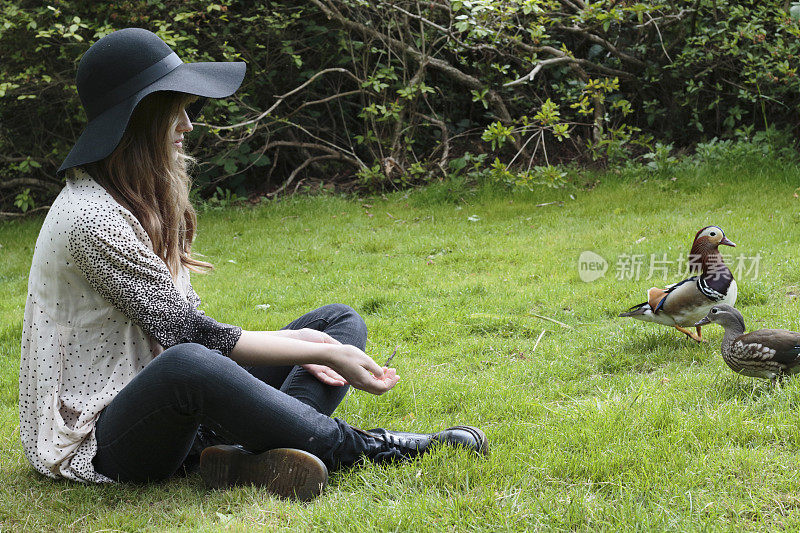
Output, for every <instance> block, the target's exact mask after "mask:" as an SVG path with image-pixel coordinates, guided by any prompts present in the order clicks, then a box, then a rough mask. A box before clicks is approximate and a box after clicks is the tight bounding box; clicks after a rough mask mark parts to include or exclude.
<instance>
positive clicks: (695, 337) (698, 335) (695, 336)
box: [675, 326, 708, 342]
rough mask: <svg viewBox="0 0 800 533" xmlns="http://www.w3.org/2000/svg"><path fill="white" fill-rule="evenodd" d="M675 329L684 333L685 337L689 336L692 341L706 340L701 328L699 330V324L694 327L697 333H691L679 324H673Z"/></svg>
mask: <svg viewBox="0 0 800 533" xmlns="http://www.w3.org/2000/svg"><path fill="white" fill-rule="evenodd" d="M675 329H677V330H678V331H680V332H681V333H683V334H684V335H686V336H687V337H689V338H690V339H692V340H694V341H697V342H708V341H707V340H705V339H704V338H703V336H702V333H701V330H700V326H697V327H696V328H695V329H697V333H692V332H691V331H689V330H688V329H686V328H682V327H681V326H675Z"/></svg>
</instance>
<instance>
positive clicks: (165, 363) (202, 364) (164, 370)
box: [148, 342, 235, 381]
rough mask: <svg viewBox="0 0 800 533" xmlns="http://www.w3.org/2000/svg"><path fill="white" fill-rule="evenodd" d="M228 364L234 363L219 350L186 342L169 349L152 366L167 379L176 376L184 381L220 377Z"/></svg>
mask: <svg viewBox="0 0 800 533" xmlns="http://www.w3.org/2000/svg"><path fill="white" fill-rule="evenodd" d="M228 363H232V361H231V360H230V359H228V358H227V357H225V356H224V355H222V354H221V353H220V352H219V351H218V350H211V349H210V348H206V347H205V346H203V345H202V344H196V343H193V342H186V343H181V344H176V345H175V346H171V347H170V348H167V349H166V350H164V351H163V352H161V354H159V355H158V356H157V357H156V358H155V359H154V360H153V361H152V362H151V363H150V365H153V366H155V367H156V368H154V369H153V370H159V371H160V373H161V374H162V375H163V376H165V377H169V376H174V377H176V378H177V379H179V380H181V381H184V380H187V379H192V378H199V379H204V378H206V377H208V376H214V375H218V374H219V371H220V368H221V367H222V366H224V365H226V364H228ZM233 364H235V363H233ZM150 365H148V366H150Z"/></svg>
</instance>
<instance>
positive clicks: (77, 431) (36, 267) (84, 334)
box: [19, 169, 242, 483]
mask: <svg viewBox="0 0 800 533" xmlns="http://www.w3.org/2000/svg"><path fill="white" fill-rule="evenodd" d="M199 304H200V299H199V298H198V296H197V294H196V293H195V292H194V290H193V289H192V286H191V284H190V282H189V274H188V272H187V271H186V270H185V269H183V270H182V271H181V272H180V274H179V276H178V277H177V279H175V280H173V279H172V276H171V275H170V272H169V270H168V268H167V266H166V264H165V263H164V262H163V261H162V260H161V259H160V258H159V257H158V256H157V255H155V253H153V247H152V244H151V242H150V238H149V237H148V235H147V233H146V232H145V231H144V229H143V228H142V226H141V224H139V221H138V220H137V219H136V217H134V216H133V215H132V214H131V213H130V211H128V210H127V209H125V208H124V207H122V206H121V205H120V204H118V203H117V202H116V201H115V200H114V199H113V198H112V197H111V195H110V194H108V192H106V190H105V189H103V187H101V186H100V185H99V184H98V183H97V182H96V181H94V180H93V179H92V178H91V177H90V176H89V175H88V174H87V173H86V172H84V171H83V170H81V169H78V170H75V171H73V172H72V173H71V175H70V176H69V177H68V179H67V184H66V186H65V187H64V189H63V190H62V191H61V193H60V194H59V195H58V198H56V200H55V202H54V203H53V205H52V207H51V208H50V212H49V213H48V215H47V218H46V219H45V221H44V224H43V225H42V229H41V231H40V233H39V238H38V240H37V241H36V248H35V251H34V254H33V262H32V265H31V271H30V277H29V279H28V299H27V302H26V305H25V317H24V321H23V330H22V359H21V362H20V372H19V416H20V436H21V439H22V446H23V449H24V450H25V455H26V457H27V458H28V460H29V461H30V462H31V464H32V465H33V466H34V468H36V470H38V471H39V472H41V473H42V474H45V475H47V476H50V477H53V478H62V477H63V478H68V479H73V480H77V481H86V482H97V483H101V482H109V481H110V480H109V479H108V478H106V477H105V476H103V475H102V474H99V473H97V472H95V470H94V467H93V466H92V458H93V457H94V455H95V453H96V451H97V441H96V439H95V435H94V426H95V422H96V421H97V418H98V416H99V415H100V412H101V411H102V410H103V409H104V408H105V407H106V406H107V405H108V404H109V403H110V402H111V400H112V399H113V398H114V396H116V394H117V393H118V392H119V391H120V390H122V388H123V387H125V385H127V384H128V383H129V382H130V381H131V380H132V379H133V377H134V376H135V375H136V374H137V373H138V372H139V371H140V370H142V369H143V368H144V367H145V366H146V365H147V363H148V362H150V361H151V360H152V359H153V358H154V357H156V356H157V355H158V354H159V353H160V352H161V351H162V350H163V349H165V348H168V347H170V346H173V345H175V344H178V343H182V342H197V343H200V344H203V345H205V346H207V347H209V348H212V349H217V350H220V351H221V352H222V353H223V354H226V355H227V354H228V353H229V352H230V351H231V350H232V349H233V346H234V345H235V344H236V342H237V341H238V340H239V336H240V335H241V331H242V330H241V328H238V327H234V326H229V325H226V324H220V323H219V322H216V321H215V320H213V319H211V318H209V317H207V316H205V314H203V312H202V311H200V310H199V309H198V306H199Z"/></svg>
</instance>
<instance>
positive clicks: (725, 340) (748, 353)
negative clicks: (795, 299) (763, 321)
mask: <svg viewBox="0 0 800 533" xmlns="http://www.w3.org/2000/svg"><path fill="white" fill-rule="evenodd" d="M711 322H714V323H716V324H719V325H720V326H722V327H723V328H725V335H724V336H723V337H722V359H723V361H725V363H726V364H727V365H728V366H729V367H731V370H733V371H734V372H737V373H739V374H742V375H743V376H750V377H754V378H764V379H771V380H773V381H774V380H775V379H776V378H778V377H779V376H783V375H787V374H795V373H797V372H800V333H798V332H796V331H789V330H788V329H759V330H756V331H751V332H750V333H748V334H746V335H745V334H744V330H745V326H744V318H743V317H742V314H741V313H740V312H739V311H738V310H737V309H734V308H733V307H731V306H729V305H715V306H713V307H712V308H711V309H710V310H709V312H708V315H707V316H706V317H705V318H704V319H703V320H700V321H699V322H697V324H696V325H697V326H703V325H705V324H709V323H711Z"/></svg>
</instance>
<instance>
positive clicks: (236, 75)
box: [58, 62, 246, 176]
mask: <svg viewBox="0 0 800 533" xmlns="http://www.w3.org/2000/svg"><path fill="white" fill-rule="evenodd" d="M245 70H246V64H245V63H240V62H230V63H228V62H225V63H216V62H215V63H182V64H180V65H178V66H177V67H176V68H175V69H174V70H172V71H170V72H169V73H168V74H166V75H165V76H163V77H161V78H159V79H158V80H156V81H154V82H153V83H152V84H150V85H148V86H147V87H145V88H143V89H141V90H140V91H138V92H136V93H134V94H133V95H131V96H129V97H127V98H125V99H124V100H122V101H121V102H119V103H117V104H115V105H113V106H112V107H109V108H108V109H106V110H105V111H103V112H102V113H101V114H99V115H98V116H96V117H94V118H93V119H92V120H90V121H89V123H88V124H87V125H86V128H85V129H84V130H83V133H81V136H80V137H78V140H77V141H76V142H75V146H73V147H72V150H70V152H69V154H68V155H67V157H66V159H64V162H63V163H62V164H61V167H59V169H58V175H59V176H61V175H62V174H63V173H64V172H65V171H66V170H67V169H70V168H73V167H77V166H80V165H85V164H87V163H93V162H95V161H100V160H101V159H104V158H105V157H107V156H109V155H111V153H112V152H113V151H114V149H115V148H116V147H117V145H118V144H119V141H120V140H121V139H122V135H123V133H125V128H126V127H127V126H128V121H129V120H130V118H131V114H133V110H134V109H135V108H136V106H137V105H138V104H139V102H141V101H142V99H143V98H144V97H145V96H147V95H148V94H152V93H155V92H158V91H177V92H181V93H187V94H193V95H196V96H199V97H200V98H201V99H203V101H204V99H205V98H225V97H226V96H230V95H232V94H233V93H234V92H236V90H237V89H238V88H239V86H240V85H241V84H242V81H243V80H244V74H245ZM192 108H193V110H194V111H199V109H198V108H199V106H197V105H195V106H192Z"/></svg>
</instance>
